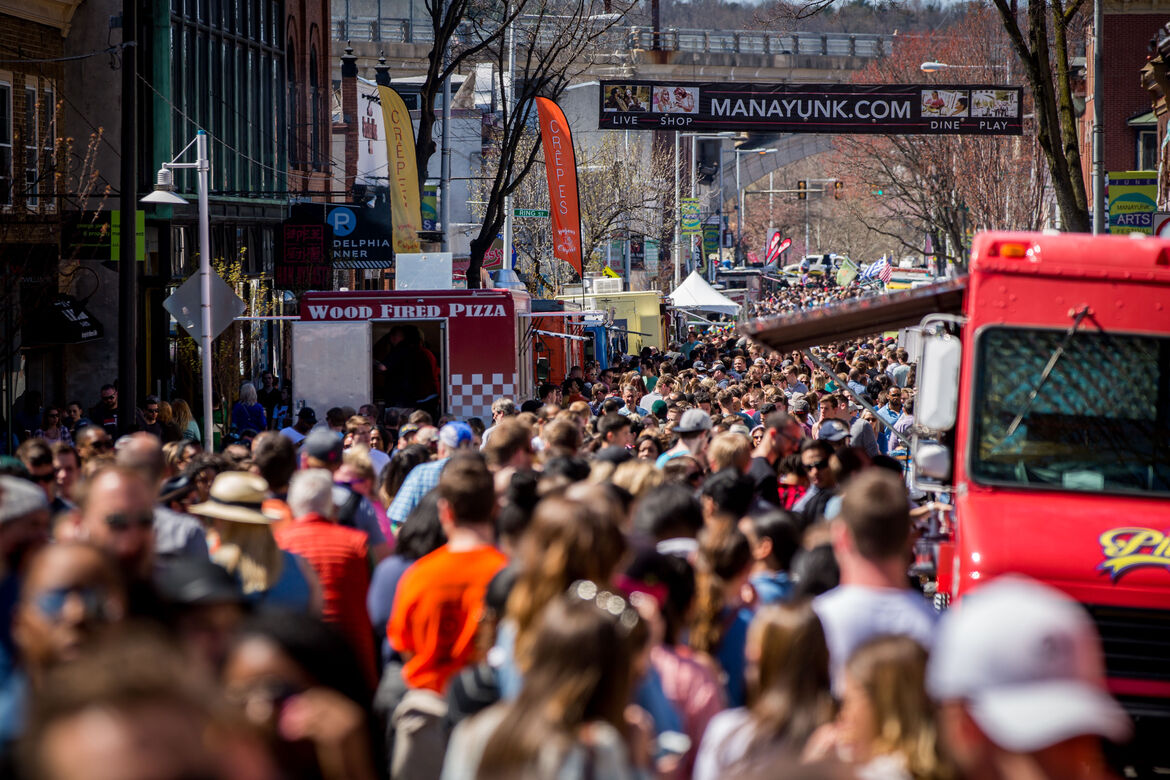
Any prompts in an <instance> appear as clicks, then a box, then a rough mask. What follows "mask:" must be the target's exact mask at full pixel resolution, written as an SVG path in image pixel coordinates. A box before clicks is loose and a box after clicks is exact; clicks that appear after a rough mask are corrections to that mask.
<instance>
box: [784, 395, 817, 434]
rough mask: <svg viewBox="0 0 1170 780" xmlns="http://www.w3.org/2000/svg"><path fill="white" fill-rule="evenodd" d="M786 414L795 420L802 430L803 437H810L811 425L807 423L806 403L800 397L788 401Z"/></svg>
mask: <svg viewBox="0 0 1170 780" xmlns="http://www.w3.org/2000/svg"><path fill="white" fill-rule="evenodd" d="M788 413H789V414H791V415H792V416H793V417H794V418H796V422H798V423H799V424H800V427H801V428H803V429H804V436H806V437H809V436H812V424H811V423H809V421H808V401H806V400H805V399H804V398H802V397H793V398H791V399H789V401H788Z"/></svg>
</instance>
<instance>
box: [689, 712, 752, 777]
mask: <svg viewBox="0 0 1170 780" xmlns="http://www.w3.org/2000/svg"><path fill="white" fill-rule="evenodd" d="M754 731H755V730H754V729H753V728H752V716H751V713H749V712H748V710H747V708H745V707H736V708H734V709H730V710H724V711H723V712H720V713H719V714H718V715H716V716H715V717H713V718H711V722H710V723H708V724H707V730H706V731H704V732H703V740H702V741H701V742H700V743H699V752H698V753H697V754H696V755H695V771H694V774H692V775H691V777H692V780H719V778H721V777H726V776H727V770H728V769H729V768H731V767H732V766H734V765H735V764H737V763H739V762H740V761H742V760H743V759H744V757H745V756H746V755H747V752H748V748H750V747H751V743H752V737H753V736H755V734H754Z"/></svg>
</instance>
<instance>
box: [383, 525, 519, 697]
mask: <svg viewBox="0 0 1170 780" xmlns="http://www.w3.org/2000/svg"><path fill="white" fill-rule="evenodd" d="M507 562H508V559H507V558H506V557H505V556H504V554H503V553H501V552H500V551H499V550H497V549H496V548H494V547H487V546H484V547H477V548H475V549H473V550H467V551H466V552H451V551H450V550H449V549H448V548H447V545H443V546H442V547H440V548H439V549H437V550H435V551H434V552H432V553H430V554H428V555H425V556H423V557H422V558H419V559H418V560H417V561H415V562H414V564H413V565H412V566H411V567H410V568H409V569H407V570H406V572H405V573H404V574H403V575H402V579H400V580H399V581H398V589H397V590H396V591H395V593H394V610H393V611H392V612H391V613H390V622H389V624H388V625H387V627H386V635H387V637H388V638H389V639H390V645H391V646H392V647H393V648H394V649H395V650H397V651H398V652H400V653H404V654H407V655H409V656H410V660H408V661H407V662H406V664H405V665H404V666H403V668H402V676H403V678H404V679H405V680H406V684H407V685H409V686H410V687H412V688H427V689H430V690H432V691H435V692H437V693H443V691H444V689H445V688H446V687H447V681H448V680H449V679H450V678H451V676H452V675H454V674H455V673H456V672H458V671H459V670H460V669H462V668H463V667H465V666H467V665H468V664H470V663H471V662H472V661H473V660H474V656H475V633H476V629H477V628H478V626H479V618H480V615H481V613H482V611H483V597H484V592H485V591H486V590H487V586H488V583H489V582H491V579H492V577H494V576H495V575H496V572H498V571H499V570H500V569H502V568H504V566H505V565H506V564H507Z"/></svg>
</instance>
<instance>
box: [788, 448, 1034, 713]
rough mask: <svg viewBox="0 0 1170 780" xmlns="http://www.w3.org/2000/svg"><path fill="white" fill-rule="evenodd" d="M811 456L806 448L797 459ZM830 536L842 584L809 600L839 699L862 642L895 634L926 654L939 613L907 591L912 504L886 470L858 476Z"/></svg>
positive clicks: (904, 490) (853, 480) (846, 492)
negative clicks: (851, 660) (846, 671)
mask: <svg viewBox="0 0 1170 780" xmlns="http://www.w3.org/2000/svg"><path fill="white" fill-rule="evenodd" d="M809 454H810V451H809V450H807V449H806V451H805V452H804V453H802V455H809ZM826 460H827V459H826ZM805 463H806V466H807V463H808V461H807V460H806V461H805ZM811 473H812V472H810V474H811ZM817 474H819V470H818V471H817V473H816V474H812V476H813V479H814V480H815V479H817ZM810 492H812V490H811V489H810ZM830 533H831V537H832V543H833V555H834V556H835V557H836V559H837V564H838V565H839V566H840V567H841V584H840V585H838V586H837V587H836V588H833V589H832V590H830V591H828V592H826V593H822V594H821V595H820V596H817V597H816V598H815V599H813V603H812V606H813V610H814V611H815V612H816V613H817V617H819V618H820V620H821V625H822V626H823V627H824V629H825V643H826V644H827V645H828V647H829V669H830V672H831V673H832V677H833V687H834V689H835V690H836V691H837V692H838V693H839V692H840V690H841V687H842V685H843V683H844V680H843V670H844V668H845V663H846V662H847V661H848V660H849V657H850V656H852V655H853V652H854V651H855V650H856V649H857V648H858V647H860V646H861V645H862V644H863V643H864V642H866V641H867V640H869V639H872V638H873V637H876V636H881V635H885V634H895V635H899V636H908V637H910V638H911V639H913V640H915V641H916V642H918V643H919V644H921V645H922V646H923V647H924V648H926V649H927V650H929V649H930V646H931V644H932V640H933V638H934V629H935V623H936V621H937V619H938V613H937V612H935V611H934V607H933V606H932V605H931V604H930V602H929V601H927V600H926V598H925V597H924V596H923V595H922V594H921V593H919V592H918V591H916V590H911V589H910V587H909V586H908V585H907V579H906V568H907V563H908V562H909V560H910V547H911V522H910V502H909V499H908V498H907V497H906V485H905V483H904V482H903V481H902V480H901V478H899V477H898V476H896V475H894V474H891V473H890V472H888V471H886V470H884V469H867V470H865V471H862V472H861V473H860V474H858V475H857V476H855V477H854V478H853V479H852V480H851V481H850V482H849V485H848V487H847V488H846V489H845V492H844V495H843V496H842V500H841V510H840V513H839V514H838V515H837V517H836V518H834V519H833V520H832V527H831V531H830ZM1009 644H1011V643H1009Z"/></svg>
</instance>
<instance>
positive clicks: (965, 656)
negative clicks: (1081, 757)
mask: <svg viewBox="0 0 1170 780" xmlns="http://www.w3.org/2000/svg"><path fill="white" fill-rule="evenodd" d="M927 687H928V689H929V690H930V694H931V696H932V697H934V699H935V700H936V701H940V702H941V701H948V700H955V699H960V700H963V701H964V702H965V703H966V709H967V711H968V712H969V713H970V715H971V717H972V718H973V719H974V720H975V722H976V723H977V724H978V725H979V727H980V728H981V729H982V730H983V733H984V734H986V735H987V736H988V738H990V739H991V741H993V742H994V743H995V744H997V745H999V746H1000V747H1001V748H1003V749H1005V750H1009V751H1012V752H1017V753H1029V752H1033V751H1036V750H1040V749H1042V748H1045V747H1050V746H1051V745H1055V744H1057V743H1060V742H1063V741H1065V740H1067V739H1071V738H1073V737H1079V736H1085V735H1089V734H1094V735H1098V736H1102V737H1107V738H1109V739H1111V740H1113V741H1114V742H1124V741H1125V740H1126V739H1128V738H1129V735H1130V732H1131V726H1130V721H1129V717H1128V716H1127V715H1126V714H1125V711H1124V710H1122V709H1121V706H1120V705H1119V704H1118V703H1117V702H1116V701H1115V700H1114V699H1113V697H1112V696H1110V695H1109V691H1108V690H1107V689H1106V687H1105V663H1104V656H1103V654H1102V651H1101V640H1100V638H1099V637H1098V636H1097V630H1096V628H1095V627H1094V626H1093V623H1092V621H1091V620H1090V619H1089V616H1088V615H1087V614H1086V613H1085V610H1084V609H1083V608H1082V607H1081V606H1080V605H1079V604H1077V603H1076V602H1075V601H1073V600H1072V599H1070V598H1068V597H1067V596H1065V595H1064V594H1063V593H1061V592H1060V591H1058V590H1056V589H1054V588H1051V587H1049V586H1047V585H1042V584H1040V583H1039V582H1036V581H1034V580H1031V579H1028V578H1026V577H1020V576H1016V575H1009V576H1004V577H1000V578H998V579H996V580H995V581H994V582H991V583H989V584H987V585H985V586H984V587H982V588H981V589H979V590H978V591H976V592H974V593H972V594H971V595H969V596H965V597H964V598H963V600H962V601H961V602H959V604H958V605H956V607H955V608H954V609H952V610H951V611H950V612H948V613H947V614H946V616H945V617H944V618H943V620H942V623H941V625H940V627H939V632H938V636H937V638H936V640H935V643H934V650H933V651H932V652H931V656H930V666H929V668H928V669H927Z"/></svg>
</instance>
